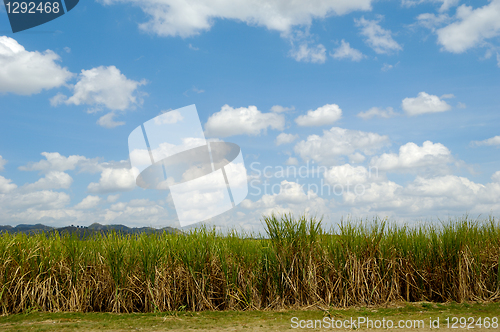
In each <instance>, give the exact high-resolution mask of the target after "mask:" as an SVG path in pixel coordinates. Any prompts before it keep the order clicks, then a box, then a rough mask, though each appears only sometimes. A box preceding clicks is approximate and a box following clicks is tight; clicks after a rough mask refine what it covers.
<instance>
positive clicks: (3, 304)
mask: <svg viewBox="0 0 500 332" xmlns="http://www.w3.org/2000/svg"><path fill="white" fill-rule="evenodd" d="M264 222H265V226H266V232H267V234H266V236H265V238H262V239H252V238H245V237H244V236H242V235H241V234H237V233H236V232H234V233H231V234H228V235H221V234H218V233H217V232H216V231H214V230H209V229H205V228H202V229H198V230H194V231H192V232H191V233H189V234H166V233H165V234H163V235H141V236H130V235H127V236H121V235H118V234H109V235H107V236H98V237H92V238H88V239H84V240H80V239H78V238H77V237H72V236H60V235H58V234H51V235H48V236H47V235H46V234H41V235H34V236H26V235H23V234H18V235H15V236H14V235H9V234H3V235H1V236H0V313H3V314H10V313H20V312H30V311H33V310H36V311H42V312H45V311H74V312H166V311H170V312H172V311H181V312H182V311H203V310H248V309H257V310H262V309H287V308H294V307H307V306H314V305H319V306H321V307H329V306H335V307H347V306H356V305H358V306H359V305H380V304H385V303H391V302H395V301H401V300H404V301H407V302H416V301H431V302H447V301H456V302H463V301H496V300H498V299H499V298H500V270H499V259H500V225H499V223H498V222H497V221H496V220H495V219H494V218H491V217H490V218H488V219H486V220H482V221H473V220H470V219H468V218H467V217H464V218H462V219H459V220H455V221H449V222H447V223H443V224H441V225H438V226H439V227H436V226H430V225H423V226H421V227H419V228H407V227H397V226H388V225H386V224H385V223H384V222H380V221H376V220H375V221H374V222H373V223H370V224H353V223H342V224H340V225H339V226H340V231H339V232H338V233H333V232H331V231H326V230H324V229H323V228H322V226H321V221H319V220H316V219H314V218H306V217H300V218H297V219H294V218H293V217H292V216H290V215H284V216H281V217H276V216H270V217H267V218H265V219H264Z"/></svg>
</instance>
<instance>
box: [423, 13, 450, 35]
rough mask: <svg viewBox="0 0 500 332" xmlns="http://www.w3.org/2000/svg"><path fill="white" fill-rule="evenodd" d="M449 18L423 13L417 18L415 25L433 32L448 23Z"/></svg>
mask: <svg viewBox="0 0 500 332" xmlns="http://www.w3.org/2000/svg"><path fill="white" fill-rule="evenodd" d="M450 20H451V18H450V17H449V16H448V15H447V14H439V15H436V14H433V13H423V14H420V15H418V16H417V24H419V25H421V26H423V27H425V28H427V29H431V30H432V31H433V32H434V31H435V30H436V28H437V27H439V26H442V25H443V24H445V23H447V22H449V21H450Z"/></svg>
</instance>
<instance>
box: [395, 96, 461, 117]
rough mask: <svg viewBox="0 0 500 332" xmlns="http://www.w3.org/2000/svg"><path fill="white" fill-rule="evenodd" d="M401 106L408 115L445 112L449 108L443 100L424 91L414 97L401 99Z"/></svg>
mask: <svg viewBox="0 0 500 332" xmlns="http://www.w3.org/2000/svg"><path fill="white" fill-rule="evenodd" d="M401 107H402V108H403V110H404V111H405V112H406V114H407V115H409V116H414V115H420V114H425V113H437V112H445V111H449V110H450V109H451V106H450V105H448V104H447V103H446V102H445V101H444V100H441V99H439V97H438V96H434V95H430V94H427V93H425V92H420V93H419V94H418V96H417V97H416V98H405V99H403V102H402V104H401Z"/></svg>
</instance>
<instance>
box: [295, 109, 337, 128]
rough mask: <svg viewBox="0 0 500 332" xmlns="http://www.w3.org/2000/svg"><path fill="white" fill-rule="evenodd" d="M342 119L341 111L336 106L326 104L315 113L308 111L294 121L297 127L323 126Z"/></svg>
mask: <svg viewBox="0 0 500 332" xmlns="http://www.w3.org/2000/svg"><path fill="white" fill-rule="evenodd" d="M341 117H342V110H341V109H340V107H339V105H337V104H326V105H324V106H321V107H319V108H317V109H316V110H315V111H313V110H309V111H307V114H306V115H301V116H299V117H298V118H296V119H295V122H296V123H297V124H298V125H299V126H307V127H311V126H324V125H330V124H332V123H334V122H335V121H338V120H340V118H341Z"/></svg>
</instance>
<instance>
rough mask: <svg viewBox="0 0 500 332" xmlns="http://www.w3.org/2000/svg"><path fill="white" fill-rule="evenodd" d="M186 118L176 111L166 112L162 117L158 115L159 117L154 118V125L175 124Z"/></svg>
mask: <svg viewBox="0 0 500 332" xmlns="http://www.w3.org/2000/svg"><path fill="white" fill-rule="evenodd" d="M183 119H184V117H183V116H182V114H181V113H180V112H179V111H177V110H175V111H166V112H163V113H162V114H161V115H158V116H157V117H155V118H154V123H155V124H157V125H161V124H175V123H177V122H179V121H182V120H183Z"/></svg>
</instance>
